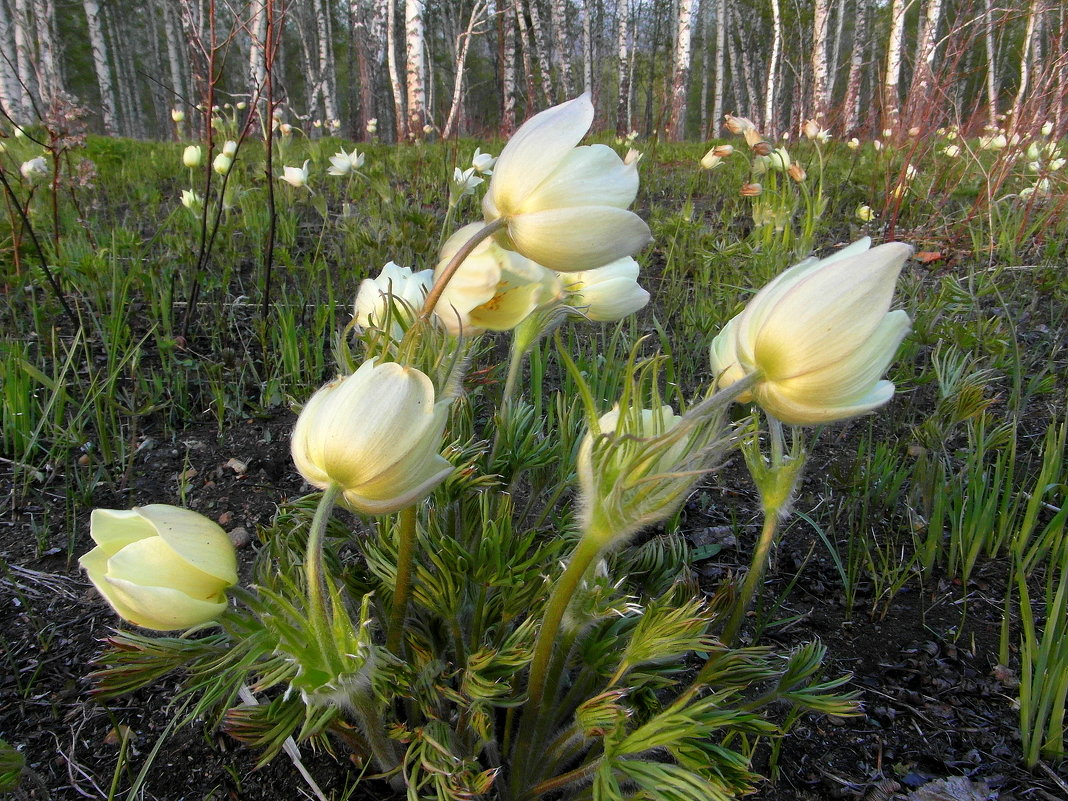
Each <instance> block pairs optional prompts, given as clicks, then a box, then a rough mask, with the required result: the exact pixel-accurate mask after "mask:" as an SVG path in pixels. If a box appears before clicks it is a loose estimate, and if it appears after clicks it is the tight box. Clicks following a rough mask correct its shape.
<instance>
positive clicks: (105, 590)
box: [78, 504, 237, 631]
mask: <svg viewBox="0 0 1068 801" xmlns="http://www.w3.org/2000/svg"><path fill="white" fill-rule="evenodd" d="M89 536H91V537H92V538H93V541H94V542H96V544H97V547H95V548H93V550H91V551H89V553H87V554H85V556H83V557H82V558H81V559H79V560H78V563H79V564H80V565H81V566H82V567H83V568H84V569H85V571H86V572H87V573H88V574H89V580H90V581H92V582H93V586H95V587H96V588H97V590H98V591H99V592H100V594H101V595H103V596H104V598H105V600H107V602H108V603H109V604H111V607H112V608H113V609H114V610H115V611H116V612H117V613H118V615H119V617H121V618H122V619H123V620H127V621H129V622H130V623H133V624H135V625H138V626H143V627H144V628H147V629H156V630H158V631H173V630H175V629H186V628H189V627H190V626H195V625H196V624H198V623H206V622H207V621H209V620H214V619H215V618H217V617H218V616H219V615H220V614H222V613H223V612H224V611H225V610H226V604H227V602H226V588H227V587H231V586H233V585H234V584H236V583H237V559H236V557H235V556H234V546H233V545H232V544H231V543H230V538H229V537H228V536H227V534H226V532H225V531H223V530H222V529H221V528H220V527H219V526H218V525H217V524H216V523H214V522H212V521H211V520H209V519H208V518H206V517H204V516H203V515H199V514H197V513H196V512H193V511H190V510H189V509H181V508H179V507H177V506H167V505H166V504H151V505H149V506H142V507H139V508H135V509H133V510H130V511H126V510H113V509H94V510H93V514H92V516H91V517H90V520H89Z"/></svg>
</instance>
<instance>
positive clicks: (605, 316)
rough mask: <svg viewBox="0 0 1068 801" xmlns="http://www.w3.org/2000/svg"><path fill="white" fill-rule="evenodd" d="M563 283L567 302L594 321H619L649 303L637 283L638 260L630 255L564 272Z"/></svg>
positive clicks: (644, 292)
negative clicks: (609, 262)
mask: <svg viewBox="0 0 1068 801" xmlns="http://www.w3.org/2000/svg"><path fill="white" fill-rule="evenodd" d="M564 285H565V288H566V289H567V291H568V292H570V293H571V298H570V300H569V301H568V302H569V303H570V305H572V306H574V307H575V308H577V309H578V310H579V311H581V312H582V313H583V315H584V316H585V317H587V318H588V319H590V320H593V321H595V322H601V323H603V322H612V321H614V320H622V319H623V318H624V317H627V316H629V315H631V314H634V312H636V311H638V310H639V309H643V308H645V305H646V304H647V303H648V302H649V293H648V292H646V291H645V290H644V289H642V288H641V287H640V286H638V262H636V261H635V260H634V259H633V258H631V257H630V256H627V257H626V258H623V259H619V260H618V261H614V262H612V263H611V264H606V265H605V266H604V267H597V268H596V269H593V270H581V271H579V272H577V273H567V274H566V275H565V276H564Z"/></svg>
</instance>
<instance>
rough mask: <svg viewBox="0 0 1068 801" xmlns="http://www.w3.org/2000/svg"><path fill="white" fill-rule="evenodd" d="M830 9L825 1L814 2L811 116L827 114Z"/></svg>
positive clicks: (821, 116)
mask: <svg viewBox="0 0 1068 801" xmlns="http://www.w3.org/2000/svg"><path fill="white" fill-rule="evenodd" d="M829 13H830V8H829V4H828V2H827V0H816V2H815V4H814V6H813V11H812V61H811V64H812V114H813V116H814V117H815V118H816V119H822V118H823V117H824V116H825V115H826V114H827V107H828V105H829V98H828V97H827V28H828V15H829Z"/></svg>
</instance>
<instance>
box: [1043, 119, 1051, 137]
mask: <svg viewBox="0 0 1068 801" xmlns="http://www.w3.org/2000/svg"><path fill="white" fill-rule="evenodd" d="M1051 133H1053V123H1052V122H1051V121H1050V120H1046V122H1044V123H1043V124H1042V135H1043V136H1049V135H1050V134H1051Z"/></svg>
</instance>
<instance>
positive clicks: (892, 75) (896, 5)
mask: <svg viewBox="0 0 1068 801" xmlns="http://www.w3.org/2000/svg"><path fill="white" fill-rule="evenodd" d="M908 5H909V4H908V3H907V2H906V0H893V2H892V4H891V6H890V35H889V37H888V38H887V42H886V77H885V79H884V80H883V114H884V119H883V124H884V125H885V126H887V127H890V128H893V127H896V126H897V124H898V117H899V116H900V108H899V106H900V104H901V96H900V92H899V91H898V83H899V82H900V80H901V48H902V47H903V45H904V40H905V12H906V11H907V10H908Z"/></svg>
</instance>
